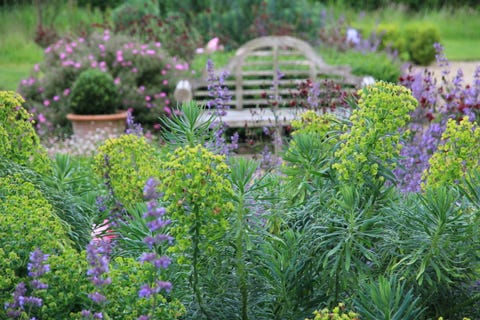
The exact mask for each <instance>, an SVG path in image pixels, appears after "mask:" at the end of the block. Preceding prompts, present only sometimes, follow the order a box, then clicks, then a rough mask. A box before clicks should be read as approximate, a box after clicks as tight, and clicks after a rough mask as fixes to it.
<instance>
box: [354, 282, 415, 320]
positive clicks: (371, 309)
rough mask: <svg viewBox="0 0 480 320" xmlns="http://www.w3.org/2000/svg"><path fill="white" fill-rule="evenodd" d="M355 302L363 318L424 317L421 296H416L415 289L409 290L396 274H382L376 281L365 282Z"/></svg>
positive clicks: (405, 319) (404, 319)
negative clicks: (389, 275) (384, 275)
mask: <svg viewBox="0 0 480 320" xmlns="http://www.w3.org/2000/svg"><path fill="white" fill-rule="evenodd" d="M355 302H356V303H355V305H356V307H357V311H358V313H359V314H360V315H361V317H362V319H366V320H377V319H388V320H413V319H423V318H422V313H423V310H422V309H421V307H420V298H419V297H415V296H414V294H413V289H409V290H408V291H407V290H406V288H405V281H404V280H403V281H402V280H401V279H399V278H398V277H396V276H392V277H390V278H388V279H387V278H385V277H383V276H381V277H379V278H378V280H377V281H376V282H371V283H366V284H364V285H363V286H362V288H361V290H360V294H359V298H358V299H357V300H356V301H355Z"/></svg>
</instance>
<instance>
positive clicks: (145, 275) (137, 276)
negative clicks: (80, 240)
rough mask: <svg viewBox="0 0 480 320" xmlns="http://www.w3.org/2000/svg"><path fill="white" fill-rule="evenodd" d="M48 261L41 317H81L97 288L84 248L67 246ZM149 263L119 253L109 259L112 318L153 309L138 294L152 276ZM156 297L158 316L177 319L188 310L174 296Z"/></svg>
mask: <svg viewBox="0 0 480 320" xmlns="http://www.w3.org/2000/svg"><path fill="white" fill-rule="evenodd" d="M48 263H49V264H50V272H48V273H46V274H45V276H44V280H45V282H46V283H48V285H49V288H48V290H46V291H45V292H43V293H42V295H41V296H40V297H41V298H43V300H44V306H43V307H42V310H41V316H42V318H41V319H81V316H80V311H81V310H84V309H89V308H90V306H91V300H90V299H89V298H88V296H87V293H88V292H92V291H93V290H94V287H93V285H92V283H91V282H90V281H89V280H88V277H87V276H86V275H87V270H88V268H89V265H88V263H87V260H86V255H85V251H83V252H81V253H78V252H76V251H73V250H71V249H65V250H64V251H62V252H61V253H58V254H55V255H52V256H50V257H49V259H48ZM150 267H151V266H150V265H148V264H142V263H140V262H138V261H137V260H136V259H134V258H122V257H117V258H115V259H113V260H112V261H111V262H110V264H109V272H108V276H109V277H110V279H111V280H112V282H111V284H109V285H108V286H106V287H105V292H104V293H105V295H106V297H107V299H108V303H107V304H106V305H105V309H104V311H105V313H106V314H108V316H109V317H110V318H111V319H131V320H133V319H137V318H138V317H139V316H140V315H142V314H145V313H147V311H148V310H150V309H151V307H152V301H150V300H148V299H142V298H139V297H138V291H139V290H140V286H141V284H142V283H144V282H145V281H148V279H149V275H150V273H149V272H150V271H149V268H150ZM157 299H158V300H157V301H156V303H158V304H157V308H156V313H155V316H157V317H158V319H177V318H179V317H180V316H181V315H182V314H183V313H184V312H185V310H184V307H183V305H182V304H181V303H180V302H178V301H177V300H175V299H171V297H167V296H165V297H163V296H157ZM167 299H168V300H167Z"/></svg>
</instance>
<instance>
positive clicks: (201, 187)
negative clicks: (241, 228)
mask: <svg viewBox="0 0 480 320" xmlns="http://www.w3.org/2000/svg"><path fill="white" fill-rule="evenodd" d="M160 167H161V175H160V181H161V185H160V187H161V189H162V190H165V194H164V196H163V198H162V200H163V201H165V202H168V203H169V204H170V205H169V206H168V207H167V210H168V212H169V213H170V217H171V219H172V220H173V221H175V224H174V226H172V228H171V232H172V236H173V237H175V238H176V239H177V241H176V243H175V244H174V245H173V246H172V250H171V251H173V252H174V253H175V255H178V256H179V257H178V259H179V263H180V264H185V263H187V262H188V264H189V265H191V270H190V273H191V275H190V279H191V282H190V284H191V287H192V289H193V292H194V295H195V299H196V302H197V304H198V307H199V309H200V311H201V313H202V314H203V315H205V316H206V317H207V318H209V317H210V318H211V315H210V314H209V312H208V310H207V309H206V307H205V305H204V303H203V295H204V294H203V293H202V291H201V289H200V261H201V259H202V255H204V254H206V253H207V252H208V253H213V252H215V243H216V242H218V241H219V240H220V239H221V238H222V237H223V236H224V234H225V232H226V231H227V229H228V228H229V224H228V220H227V215H228V214H229V213H230V212H231V211H232V210H233V205H232V203H231V202H230V201H228V198H229V197H231V196H232V193H233V191H232V187H231V184H230V182H229V181H228V180H227V177H226V175H227V173H228V171H229V168H228V166H227V164H226V163H225V158H224V156H220V155H215V154H214V153H212V152H211V151H209V150H208V149H206V148H204V147H202V146H201V145H196V146H185V147H178V148H177V149H175V150H174V151H173V152H172V153H171V154H170V155H169V156H168V157H167V158H166V159H165V161H164V162H162V164H161V166H160ZM190 259H191V261H190Z"/></svg>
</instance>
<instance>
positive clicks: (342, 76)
mask: <svg viewBox="0 0 480 320" xmlns="http://www.w3.org/2000/svg"><path fill="white" fill-rule="evenodd" d="M222 71H226V72H227V73H228V74H229V75H230V76H229V77H228V78H227V79H226V80H225V82H224V85H225V86H227V87H228V88H229V90H230V93H231V95H232V100H231V101H230V102H229V103H228V105H230V106H231V107H232V109H231V110H229V111H228V116H227V117H224V118H223V120H224V121H225V122H226V123H227V124H228V125H230V126H233V127H243V126H244V125H245V124H249V125H254V126H260V125H268V124H269V123H270V124H271V123H274V121H273V114H270V116H269V115H268V113H269V112H270V113H271V112H272V109H271V108H272V105H271V102H269V101H268V98H261V97H262V96H263V95H264V94H266V95H267V97H268V96H280V97H281V99H282V102H281V104H282V105H284V104H286V103H287V102H288V101H289V98H290V94H291V93H298V90H297V87H298V85H299V83H301V82H304V81H305V80H306V79H312V80H313V81H318V80H319V79H328V81H334V82H335V83H338V84H341V85H342V88H343V89H344V90H345V88H351V89H352V90H354V89H355V88H356V87H357V88H358V87H360V84H361V82H362V78H361V77H357V76H355V75H353V74H352V73H351V69H350V68H349V67H348V66H330V65H328V64H326V63H325V62H324V61H323V59H322V58H321V57H320V56H319V55H318V54H317V53H316V52H315V50H313V48H312V47H311V46H310V45H309V44H308V43H306V42H304V41H302V40H299V39H296V38H292V37H288V36H272V37H262V38H258V39H254V40H252V41H249V42H247V43H246V44H244V45H243V46H242V47H240V48H239V49H238V50H237V52H236V53H235V56H234V57H233V58H232V59H231V60H230V61H229V63H228V64H227V65H226V66H225V68H224V70H220V71H219V72H218V74H220V72H222ZM278 71H280V72H281V73H282V74H284V77H283V78H282V79H280V80H279V79H278ZM205 79H206V77H205ZM206 88H207V83H206V82H205V81H203V82H201V81H199V82H197V83H194V84H193V85H192V92H193V95H194V98H195V99H198V100H199V101H205V100H210V99H211V98H210V96H209V92H208V91H207V89H206ZM252 107H254V108H253V110H255V109H256V108H255V107H262V108H261V110H262V112H263V113H264V114H267V115H266V117H265V119H264V120H257V119H252V112H254V111H252ZM243 108H245V109H243ZM282 112H287V111H285V110H283V111H282ZM287 113H288V114H285V115H283V113H282V116H283V117H284V119H285V124H288V123H289V122H290V121H291V120H292V119H293V117H294V115H296V114H298V112H297V113H292V111H288V112H287ZM262 121H263V122H262ZM255 124H256V125H255Z"/></svg>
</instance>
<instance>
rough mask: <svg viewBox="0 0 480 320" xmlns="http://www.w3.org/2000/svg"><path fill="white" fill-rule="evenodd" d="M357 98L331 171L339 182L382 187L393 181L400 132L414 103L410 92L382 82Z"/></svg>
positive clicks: (364, 89)
mask: <svg viewBox="0 0 480 320" xmlns="http://www.w3.org/2000/svg"><path fill="white" fill-rule="evenodd" d="M359 97H360V99H359V101H358V108H356V109H354V110H353V112H352V115H351V116H350V121H351V122H352V124H351V127H350V128H345V131H346V132H345V133H344V134H343V135H342V136H341V139H342V140H343V142H342V143H341V145H340V147H339V149H338V151H337V152H336V153H335V156H336V157H337V158H338V159H339V161H338V162H337V163H335V164H333V168H335V169H336V170H337V171H338V174H339V178H340V179H341V180H342V181H346V182H347V181H350V182H353V183H358V184H364V183H366V182H367V183H372V184H374V185H375V184H378V183H380V184H382V183H383V182H384V181H385V179H392V177H391V171H392V170H393V169H394V168H395V161H396V159H398V157H399V153H400V148H401V145H400V143H399V142H400V140H401V138H402V136H403V134H402V133H400V132H399V129H400V128H403V127H404V126H405V125H406V123H407V122H408V121H409V120H410V115H409V113H410V112H411V111H413V110H414V109H415V106H416V104H417V101H416V100H415V98H413V96H412V94H411V92H410V90H408V89H406V88H404V87H401V86H396V85H394V84H389V83H386V82H382V81H380V82H377V83H376V84H374V85H371V86H368V87H365V88H363V89H361V90H359ZM347 130H348V131H347Z"/></svg>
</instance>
